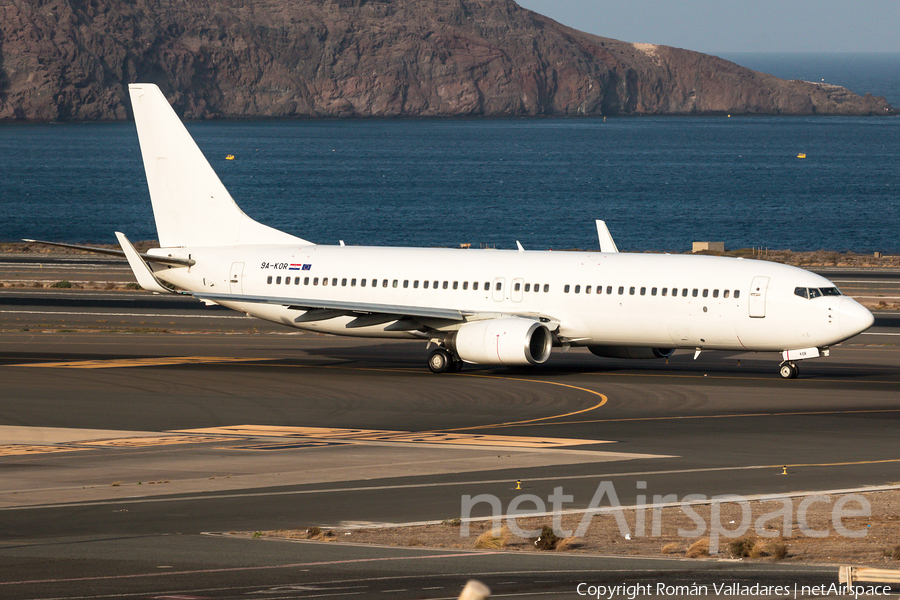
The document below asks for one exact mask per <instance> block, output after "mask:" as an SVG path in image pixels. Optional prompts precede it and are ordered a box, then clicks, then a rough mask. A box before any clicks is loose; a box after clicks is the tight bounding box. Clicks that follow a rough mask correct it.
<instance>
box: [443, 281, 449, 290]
mask: <svg viewBox="0 0 900 600" xmlns="http://www.w3.org/2000/svg"><path fill="white" fill-rule="evenodd" d="M447 287H448V284H447V282H446V281H445V282H444V289H445V290H446V289H447Z"/></svg>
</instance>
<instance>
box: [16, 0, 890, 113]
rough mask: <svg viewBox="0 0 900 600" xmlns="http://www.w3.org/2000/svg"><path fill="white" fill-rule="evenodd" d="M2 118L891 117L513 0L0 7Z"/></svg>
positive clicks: (45, 0) (215, 0) (152, 0)
mask: <svg viewBox="0 0 900 600" xmlns="http://www.w3.org/2000/svg"><path fill="white" fill-rule="evenodd" d="M0 34H2V36H0V120H34V121H64V120H95V119H103V120H111V119H125V118H127V116H128V111H129V105H128V101H127V93H126V87H127V84H128V83H129V82H134V81H147V82H153V83H157V84H159V85H160V87H161V88H162V89H163V91H164V92H165V93H166V94H167V95H168V96H169V98H170V99H172V100H173V101H174V104H175V107H176V110H178V111H179V112H180V113H181V114H183V115H184V116H185V117H186V118H210V117H249V116H265V117H276V116H277V117H282V116H429V115H434V116H438V115H439V116H447V115H601V114H602V115H615V114H703V113H726V112H727V113H732V114H742V113H764V114H846V115H869V114H878V115H881V114H890V113H892V112H893V109H892V108H891V107H890V106H889V105H888V104H887V102H886V101H885V100H884V99H883V98H874V97H872V96H869V95H866V96H865V97H860V96H857V95H856V94H853V93H852V92H849V91H848V90H846V89H844V88H840V87H837V86H825V85H818V84H813V83H807V82H800V81H784V80H781V79H777V78H775V77H773V76H770V75H765V74H762V73H758V72H754V71H751V70H749V69H745V68H743V67H740V66H738V65H735V64H733V63H730V62H727V61H725V60H722V59H719V58H716V57H713V56H708V55H704V54H699V53H696V52H691V51H688V50H681V49H677V48H670V47H666V46H655V45H650V44H631V43H627V42H621V41H617V40H612V39H607V38H602V37H597V36H594V35H590V34H586V33H583V32H580V31H576V30H574V29H570V28H568V27H564V26H562V25H560V24H559V23H556V22H555V21H553V20H551V19H548V18H546V17H543V16H541V15H538V14H536V13H534V12H531V11H529V10H525V9H523V8H521V7H519V6H518V5H517V4H516V3H515V2H513V1H512V0H204V1H197V0H0Z"/></svg>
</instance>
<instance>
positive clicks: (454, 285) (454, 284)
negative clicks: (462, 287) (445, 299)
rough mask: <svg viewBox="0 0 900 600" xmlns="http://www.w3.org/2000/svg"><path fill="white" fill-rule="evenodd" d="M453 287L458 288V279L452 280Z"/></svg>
mask: <svg viewBox="0 0 900 600" xmlns="http://www.w3.org/2000/svg"><path fill="white" fill-rule="evenodd" d="M453 289H454V290H458V289H459V282H458V281H454V282H453Z"/></svg>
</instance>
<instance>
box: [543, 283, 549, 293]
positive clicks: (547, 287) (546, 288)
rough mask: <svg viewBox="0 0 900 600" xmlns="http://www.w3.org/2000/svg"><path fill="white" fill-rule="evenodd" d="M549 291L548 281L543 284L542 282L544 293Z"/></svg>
mask: <svg viewBox="0 0 900 600" xmlns="http://www.w3.org/2000/svg"><path fill="white" fill-rule="evenodd" d="M549 291H550V284H549V283H545V284H544V293H545V294H546V293H547V292H549Z"/></svg>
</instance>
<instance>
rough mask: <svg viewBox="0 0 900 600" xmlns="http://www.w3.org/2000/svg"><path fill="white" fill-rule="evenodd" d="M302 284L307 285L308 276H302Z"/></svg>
mask: <svg viewBox="0 0 900 600" xmlns="http://www.w3.org/2000/svg"><path fill="white" fill-rule="evenodd" d="M303 285H309V277H304V278H303Z"/></svg>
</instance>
